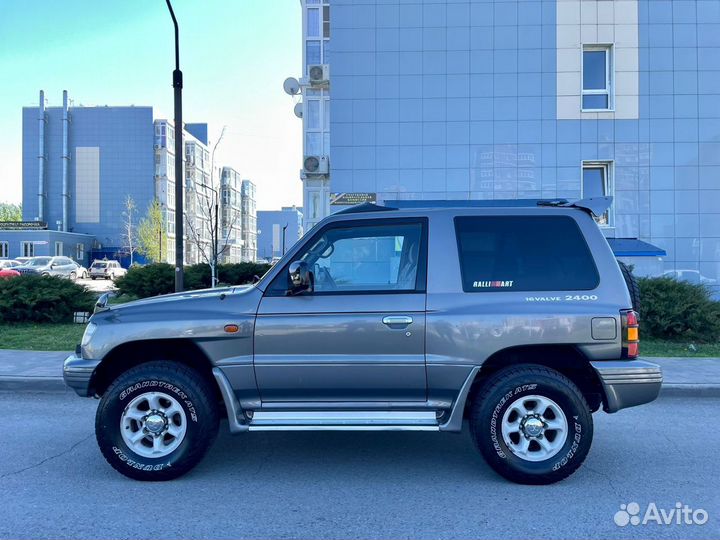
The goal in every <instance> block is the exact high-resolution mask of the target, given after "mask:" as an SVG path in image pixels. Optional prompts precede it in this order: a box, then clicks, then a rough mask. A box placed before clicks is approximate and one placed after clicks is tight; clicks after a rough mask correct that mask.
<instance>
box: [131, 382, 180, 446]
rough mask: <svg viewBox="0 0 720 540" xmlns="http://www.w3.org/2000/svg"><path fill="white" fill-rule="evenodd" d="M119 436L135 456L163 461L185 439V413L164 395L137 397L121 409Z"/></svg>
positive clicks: (146, 394) (171, 397)
mask: <svg viewBox="0 0 720 540" xmlns="http://www.w3.org/2000/svg"><path fill="white" fill-rule="evenodd" d="M120 433H121V434H122V438H123V441H124V442H125V444H126V445H127V446H128V448H130V449H131V450H132V451H133V452H135V453H136V454H138V455H140V456H143V457H148V458H162V457H165V456H167V455H168V454H170V453H171V452H173V451H174V450H175V449H176V448H177V447H178V446H180V443H182V441H183V439H184V438H185V434H186V433H187V419H186V417H185V410H184V409H183V408H182V406H181V405H180V403H179V402H178V401H177V400H176V399H175V398H174V397H173V396H170V395H168V394H165V393H164V392H147V393H145V394H141V395H139V396H137V397H136V398H134V399H133V400H132V401H131V402H130V403H128V405H127V407H125V410H124V411H123V413H122V416H121V418H120Z"/></svg>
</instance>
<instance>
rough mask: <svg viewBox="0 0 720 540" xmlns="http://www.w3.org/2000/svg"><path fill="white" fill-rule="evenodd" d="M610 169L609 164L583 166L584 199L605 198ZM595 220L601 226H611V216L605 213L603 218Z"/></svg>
mask: <svg viewBox="0 0 720 540" xmlns="http://www.w3.org/2000/svg"><path fill="white" fill-rule="evenodd" d="M609 169H610V167H609V165H608V164H607V163H588V164H583V177H582V197H583V199H587V198H589V197H604V196H606V195H607V194H608V185H609V183H608V171H609ZM595 220H596V221H597V222H598V223H599V224H600V225H608V224H609V214H608V212H605V213H604V214H603V215H602V216H599V217H596V218H595Z"/></svg>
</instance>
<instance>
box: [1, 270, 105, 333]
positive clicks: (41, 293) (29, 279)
mask: <svg viewBox="0 0 720 540" xmlns="http://www.w3.org/2000/svg"><path fill="white" fill-rule="evenodd" d="M95 301H96V295H95V294H94V293H92V292H90V291H88V290H87V289H86V288H85V287H83V286H82V285H78V284H77V283H74V282H72V281H70V280H69V279H63V278H59V277H55V276H37V275H23V276H19V277H14V278H10V279H0V322H51V323H70V322H72V321H73V313H74V312H75V311H92V310H93V307H94V305H95Z"/></svg>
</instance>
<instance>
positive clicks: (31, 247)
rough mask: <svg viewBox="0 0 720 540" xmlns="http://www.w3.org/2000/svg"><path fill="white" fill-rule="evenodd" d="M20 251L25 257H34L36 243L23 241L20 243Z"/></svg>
mask: <svg viewBox="0 0 720 540" xmlns="http://www.w3.org/2000/svg"><path fill="white" fill-rule="evenodd" d="M20 251H21V252H22V256H23V257H34V256H35V244H34V243H33V242H22V243H21V244H20Z"/></svg>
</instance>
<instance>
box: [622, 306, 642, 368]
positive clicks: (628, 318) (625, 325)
mask: <svg viewBox="0 0 720 540" xmlns="http://www.w3.org/2000/svg"><path fill="white" fill-rule="evenodd" d="M620 319H621V321H622V356H623V358H637V357H638V355H639V354H640V327H639V324H638V314H637V313H635V312H634V311H632V310H627V311H621V312H620Z"/></svg>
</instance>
